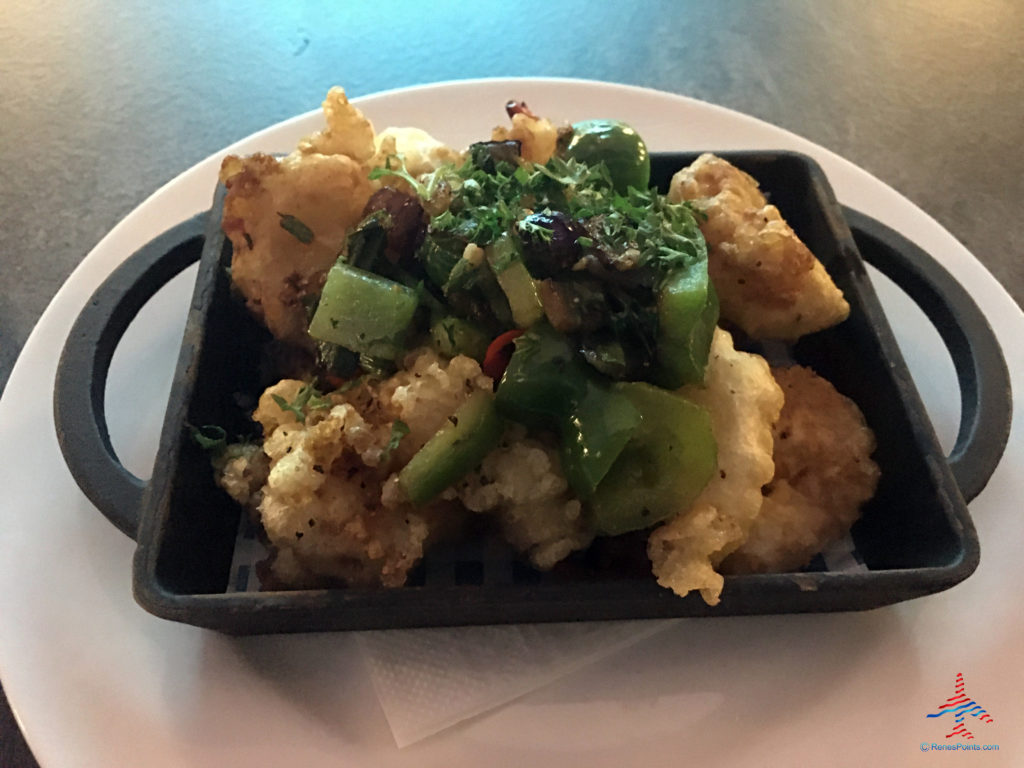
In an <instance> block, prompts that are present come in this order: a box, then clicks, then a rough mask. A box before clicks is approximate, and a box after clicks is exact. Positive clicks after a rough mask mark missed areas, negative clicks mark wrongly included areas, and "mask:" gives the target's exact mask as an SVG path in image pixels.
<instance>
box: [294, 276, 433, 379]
mask: <svg viewBox="0 0 1024 768" xmlns="http://www.w3.org/2000/svg"><path fill="white" fill-rule="evenodd" d="M418 304H419V300H418V298H417V296H416V291H415V290H413V289H412V288H408V287H407V286H404V285H402V284H401V283H396V282H394V281H393V280H388V279H386V278H383V277H380V276H379V275H375V274H373V273H372V272H366V271H365V270H362V269H357V268H356V267H352V266H349V265H348V264H344V263H342V262H338V263H336V264H335V265H334V266H333V267H331V271H330V272H328V273H327V282H326V283H324V290H323V293H322V294H321V296H320V304H319V305H318V306H317V308H316V313H315V314H314V315H313V320H312V321H311V322H310V324H309V335H310V336H312V337H313V338H315V339H319V340H321V341H329V342H331V343H333V344H339V345H340V346H342V347H345V348H347V349H350V350H352V351H354V352H359V353H363V354H367V355H371V356H374V357H382V358H386V359H389V360H394V359H395V358H396V357H398V355H400V354H401V352H402V351H403V349H404V346H403V343H402V341H403V338H404V336H405V334H406V331H407V330H408V328H409V326H410V324H411V323H412V320H413V317H414V315H415V314H416V307H417V306H418Z"/></svg>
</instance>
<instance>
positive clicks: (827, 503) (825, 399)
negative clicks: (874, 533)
mask: <svg viewBox="0 0 1024 768" xmlns="http://www.w3.org/2000/svg"><path fill="white" fill-rule="evenodd" d="M772 373H773V375H774V376H775V379H776V381H778V383H779V385H780V386H781V387H782V391H783V392H784V394H785V398H786V402H785V405H784V406H783V408H782V414H781V416H780V417H779V420H778V422H777V423H776V424H775V427H774V429H773V434H774V446H775V447H774V459H775V476H774V478H773V479H772V481H771V483H770V484H769V485H767V486H766V487H765V490H764V504H763V506H762V508H761V514H760V515H759V516H758V518H757V520H755V521H754V526H753V528H751V530H750V534H749V536H748V537H747V540H746V541H745V542H744V543H743V546H741V547H740V548H739V549H738V550H737V551H736V552H735V553H733V554H732V555H731V556H730V557H729V559H728V560H726V561H725V562H724V563H723V569H725V570H726V571H728V572H730V573H754V572H760V573H767V572H785V571H791V570H796V569H799V568H802V567H803V566H805V565H807V563H808V562H809V561H810V559H811V558H812V557H813V556H814V555H815V554H817V553H818V552H820V551H821V550H822V548H823V547H825V545H827V544H828V543H829V542H831V541H834V540H836V539H839V538H841V537H842V536H843V535H844V534H845V533H847V532H848V531H849V530H850V526H851V525H853V523H854V522H856V520H857V518H858V517H859V516H860V508H861V505H862V504H864V502H866V501H867V500H868V499H870V498H871V497H872V496H873V495H874V492H875V488H876V486H877V485H878V477H879V469H878V466H877V465H876V464H875V462H874V461H872V460H871V454H872V452H873V451H874V449H875V436H874V433H873V432H872V431H871V429H870V428H869V427H868V426H867V424H865V422H864V416H863V415H862V414H861V412H860V409H859V408H858V407H857V406H856V404H855V403H854V402H853V401H852V400H850V399H849V398H847V397H845V396H843V395H842V394H840V393H839V392H837V391H836V389H835V387H833V386H832V385H831V384H830V383H829V382H828V381H826V380H825V379H823V378H822V377H820V376H818V375H817V374H815V373H814V372H813V371H812V370H811V369H809V368H804V367H801V366H793V367H791V368H775V369H773V370H772Z"/></svg>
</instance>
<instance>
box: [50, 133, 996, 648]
mask: <svg viewBox="0 0 1024 768" xmlns="http://www.w3.org/2000/svg"><path fill="white" fill-rule="evenodd" d="M720 154H721V155H722V156H723V157H725V158H726V159H728V160H730V161H731V162H733V163H734V164H735V165H737V166H738V167H740V168H741V169H743V170H745V171H747V172H748V173H750V174H751V175H753V176H754V178H756V179H757V180H758V181H759V182H760V184H761V186H762V189H764V190H765V191H766V192H767V194H768V195H769V196H770V198H771V200H772V202H773V203H774V204H775V205H777V206H778V207H779V208H780V210H781V211H782V213H783V215H784V216H785V217H786V218H787V220H788V221H789V223H790V224H791V225H792V226H793V228H794V229H795V230H796V232H797V234H798V235H799V236H800V237H801V238H802V239H803V240H804V242H805V243H807V245H808V246H809V247H810V248H811V250H812V251H813V252H814V253H815V254H816V255H817V256H818V258H819V259H821V261H822V262H823V264H824V265H825V267H826V268H827V269H828V271H829V272H830V273H831V275H832V277H833V279H834V280H835V282H836V284H837V285H838V286H839V288H840V289H842V291H843V293H844V294H845V296H846V299H847V301H848V302H849V304H850V308H851V310H850V317H849V319H847V320H846V321H845V322H843V323H840V324H839V325H838V326H835V327H833V328H831V329H829V330H827V331H823V332H820V333H817V334H812V335H811V336H808V337H804V338H803V339H802V340H801V341H799V342H798V343H797V344H796V345H795V346H794V347H793V349H792V350H791V354H792V356H793V357H794V358H795V360H796V361H797V362H799V363H801V364H803V365H809V366H811V367H812V368H814V369H815V370H816V371H817V372H818V373H820V374H821V375H823V376H824V377H825V378H827V379H828V380H830V381H831V382H832V383H833V384H834V385H835V386H836V388H837V389H838V390H839V391H840V392H842V393H844V394H845V395H847V396H849V397H850V398H852V399H853V400H854V401H855V402H856V403H857V404H858V405H859V406H860V408H861V410H862V411H863V412H864V415H865V417H866V419H867V421H868V424H869V426H870V427H871V428H872V429H873V430H874V432H875V434H876V436H877V440H878V449H877V452H876V454H875V460H876V461H877V463H878V464H879V466H880V468H881V471H882V476H881V482H880V485H879V487H878V491H877V493H876V495H875V497H874V498H873V499H872V500H871V502H869V503H868V504H867V505H866V507H865V509H864V511H863V517H862V519H861V520H860V521H859V522H858V523H857V524H856V526H855V527H854V529H853V531H852V534H853V539H854V542H855V544H856V548H857V551H858V553H859V555H860V557H861V559H862V560H863V562H864V564H865V565H866V566H867V570H866V571H858V572H802V573H798V574H770V575H746V576H728V577H726V580H725V588H724V590H723V592H722V599H721V603H720V604H719V605H717V606H714V607H711V606H708V605H706V604H705V603H704V602H703V600H702V599H701V598H700V597H699V596H698V595H696V594H691V595H690V596H688V597H686V598H680V597H678V596H676V595H675V594H673V593H672V592H671V591H669V590H666V589H663V588H662V587H659V586H658V585H657V583H656V582H655V580H654V577H653V576H652V575H651V573H650V568H649V567H646V568H645V567H639V568H638V567H636V565H637V563H638V562H641V563H644V562H646V561H645V558H644V557H643V542H642V541H641V540H640V539H636V540H635V541H633V542H630V541H629V540H625V541H623V542H620V546H611V547H609V546H599V547H597V548H596V549H595V548H592V550H593V551H591V552H588V553H584V554H582V555H579V556H578V557H577V558H576V559H575V561H574V563H573V564H572V566H571V567H567V568H558V569H556V570H555V571H553V572H551V573H546V574H542V573H539V572H536V571H534V570H532V569H531V568H529V567H528V566H525V565H523V564H522V563H520V562H519V561H518V560H517V559H516V557H515V556H514V555H513V554H512V553H511V552H509V550H508V549H507V548H505V547H503V546H501V545H498V544H496V543H495V542H487V541H471V542H469V543H465V544H462V545H458V546H454V547H448V548H447V549H443V550H439V551H436V552H431V551H428V553H427V555H426V557H425V558H424V561H423V563H422V564H421V566H420V567H419V568H418V569H417V570H416V571H415V572H414V573H413V574H412V577H411V578H410V583H409V584H408V585H406V586H404V587H400V588H394V589H361V588H347V589H316V590H297V591H264V592H229V591H228V581H229V572H230V567H231V560H232V553H233V550H234V546H235V540H236V534H237V531H238V526H239V518H240V515H241V514H242V511H241V509H240V508H239V507H238V505H236V504H235V503H234V501H232V500H231V499H230V498H229V497H228V496H227V495H226V494H225V493H224V492H223V491H221V490H220V489H218V488H217V486H216V485H215V483H214V480H213V472H212V471H211V467H210V462H209V457H208V456H207V455H206V453H205V452H204V451H203V450H202V449H201V448H200V447H199V446H198V445H196V444H195V442H194V441H193V440H192V439H191V436H190V431H189V428H188V425H190V424H208V423H217V424H223V425H224V426H225V427H226V428H227V429H228V431H229V433H230V432H231V431H232V430H237V431H239V432H241V431H244V429H245V426H246V425H244V424H241V423H239V424H235V423H231V422H230V419H231V418H234V419H238V420H241V419H243V418H244V414H243V413H242V412H241V411H240V409H239V408H238V405H237V404H236V400H235V398H236V396H237V393H239V392H248V393H249V394H250V395H257V394H258V392H255V391H253V390H254V388H255V387H256V382H257V381H258V380H259V377H258V375H257V370H256V369H257V366H258V362H259V347H260V345H261V344H262V343H263V342H264V341H265V340H266V338H267V337H266V332H265V331H264V330H263V329H262V328H261V327H260V326H259V324H258V323H257V322H256V321H255V320H253V319H252V318H251V317H250V316H249V314H248V313H247V312H246V311H245V309H244V307H242V306H241V305H240V303H239V302H237V301H236V300H234V299H233V298H232V296H231V295H230V285H229V279H228V277H227V273H226V270H225V266H226V265H228V264H230V258H231V245H230V243H229V242H228V241H227V240H226V238H225V237H224V236H223V234H222V232H221V231H220V219H221V204H222V200H223V189H220V190H219V191H218V193H217V195H216V197H215V200H214V204H213V207H212V209H211V210H210V211H209V212H208V213H207V214H203V215H200V216H197V217H195V218H194V219H192V220H190V221H187V222H185V223H183V224H181V225H179V226H177V227H175V228H173V229H171V230H170V231H168V232H166V233H164V234H163V235H161V236H159V237H157V238H156V239H155V240H153V241H152V242H150V243H149V244H148V245H146V246H144V247H143V248H142V249H141V250H139V251H138V252H137V253H135V254H134V255H133V256H131V257H130V258H129V259H128V260H127V261H125V262H124V264H123V265H122V266H120V267H119V268H118V269H117V270H115V271H114V272H113V273H112V274H111V275H110V277H109V278H108V279H107V281H106V282H105V283H104V284H103V285H102V286H101V287H100V288H99V289H98V290H97V292H96V294H95V295H94V296H93V297H92V300H91V301H90V302H89V304H88V305H87V306H86V307H85V308H84V309H83V311H82V313H81V315H80V317H79V318H78V321H77V322H76V324H75V326H74V328H73V330H72V332H71V335H70V337H69V339H68V341H67V344H66V347H65V349H64V353H63V356H62V358H61V361H60V365H59V369H58V372H57V378H56V388H55V395H54V413H55V420H56V428H57V435H58V438H59V440H60V444H61V448H62V450H63V452H64V456H65V459H66V461H67V464H68V466H69V468H70V469H71V472H72V474H73V475H74V477H75V479H76V480H77V482H78V484H79V485H80V486H81V488H82V490H83V491H84V492H85V494H86V495H87V496H88V497H89V498H90V499H91V500H92V501H93V502H94V503H95V504H96V506H97V507H98V508H99V509H100V511H101V512H103V514H105V515H106V516H107V517H108V518H109V519H110V520H111V521H112V522H113V523H114V524H115V525H116V526H117V527H118V528H120V529H121V530H122V531H123V532H124V533H126V534H127V535H129V536H132V537H134V538H135V540H136V541H137V542H138V547H137V549H136V553H135V560H134V569H133V570H134V592H135V597H136V599H137V600H138V602H139V603H140V604H141V605H142V607H144V608H145V609H146V610H148V611H150V612H151V613H153V614H156V615H157V616H161V617H164V618H167V619H171V620H174V621H180V622H185V623H188V624H194V625H198V626H202V627H209V628H212V629H216V630H220V631H223V632H228V633H233V634H253V633H264V632H300V631H320V630H351V629H372V628H389V627H417V626H451V625H463V624H496V623H510V622H542V621H578V620H597V619H626V618H655V617H672V616H726V615H736V614H767V613H802V612H813V611H846V610H862V609H868V608H876V607H880V606H884V605H888V604H892V603H896V602H899V601H903V600H908V599H912V598H916V597H920V596H923V595H927V594H930V593H934V592H938V591H941V590H944V589H948V588H950V587H952V586H953V585H955V584H957V583H958V582H960V581H962V580H963V579H965V578H967V577H968V576H969V575H970V574H971V573H972V572H973V571H974V569H975V568H976V567H977V565H978V561H979V547H978V538H977V534H976V533H975V530H974V526H973V524H972V523H971V519H970V517H969V515H968V511H967V506H966V502H967V501H969V500H970V499H972V498H973V497H974V496H976V495H977V494H978V493H979V492H980V491H981V490H982V488H983V487H984V485H985V483H986V482H987V480H988V478H989V476H990V475H991V474H992V472H993V471H994V469H995V467H996V465H997V463H998V462H999V458H1000V456H1001V454H1002V451H1003V448H1004V446H1005V443H1006V439H1007V435H1008V431H1009V424H1010V405H1011V398H1010V390H1009V375H1008V372H1007V369H1006V364H1005V362H1004V360H1003V357H1002V354H1001V351H1000V349H999V345H998V343H997V341H996V339H995V336H994V335H993V333H992V330H991V329H990V328H989V326H988V324H987V322H986V321H985V319H984V316H983V315H982V313H981V312H980V310H979V309H978V307H977V306H976V305H975V304H974V302H973V301H972V300H971V298H970V296H969V295H968V294H967V293H966V291H965V290H964V289H963V288H962V287H961V286H960V284H959V283H957V282H956V281H955V280H954V279H953V278H952V277H951V276H950V275H949V274H948V273H947V272H945V270H943V269H942V267H940V266H939V264H938V263H937V262H936V261H935V260H934V259H932V258H931V257H930V256H928V255H927V254H925V253H923V252H922V251H921V250H920V249H918V248H917V247H916V246H915V245H913V244H912V243H910V242H908V241H907V240H905V239H904V238H902V237H901V236H900V235H898V234H897V233H895V232H893V231H892V230H889V229H887V228H885V227H883V226H882V225H880V224H879V223H877V222H875V221H873V220H871V219H869V218H867V217H866V216H863V215H861V214H858V213H856V212H855V211H851V210H843V209H842V208H840V206H839V205H838V203H837V202H836V199H835V196H834V194H833V192H832V190H831V188H830V187H829V184H828V181H827V179H826V178H825V175H824V173H823V172H822V170H821V169H820V167H819V166H818V165H817V164H816V163H815V162H814V161H813V160H811V159H810V158H808V157H805V156H803V155H799V154H795V153H789V152H739V153H736V152H723V153H720ZM695 157H696V155H694V154H683V153H676V154H660V155H654V156H653V158H652V159H653V167H652V183H653V184H658V185H660V186H661V188H662V190H664V189H667V186H668V182H669V179H670V178H671V176H672V174H673V173H674V172H675V171H676V170H678V169H679V168H682V167H683V166H685V165H687V164H689V163H690V162H692V161H693V160H694V159H695ZM862 256H863V258H864V259H866V260H867V261H868V262H869V263H871V264H873V265H874V266H876V267H877V268H878V269H880V270H881V271H882V272H883V273H885V274H887V275H888V276H889V277H890V278H892V279H893V280H894V281H895V282H896V283H897V284H899V285H900V286H901V287H902V288H903V289H904V290H905V291H906V292H907V293H908V294H909V295H910V296H911V297H912V298H913V299H914V300H915V301H916V302H917V303H918V304H919V305H920V306H921V308H922V309H923V310H924V311H925V313H926V314H927V315H928V316H929V318H930V319H931V321H932V322H933V323H934V324H935V326H936V327H937V328H938V330H939V332H940V333H941V335H942V337H943V339H944V341H945V343H946V345H947V347H948V349H949V352H950V354H951V356H952V358H953V362H954V364H955V367H956V370H957V375H958V379H959V383H960V389H961V399H962V405H961V414H962V415H961V425H960V431H959V435H958V437H957V441H956V445H955V447H954V448H953V451H952V453H951V454H950V455H949V456H948V457H947V456H946V455H945V454H944V453H943V452H942V450H941V449H940V447H939V444H938V441H937V440H936V437H935V433H934V431H933V429H932V426H931V424H930V422H929V420H928V417H927V415H926V413H925V411H924V408H923V406H922V403H921V400H920V398H919V396H918V394H917V391H916V389H915V387H914V383H913V381H912V380H911V377H910V374H909V372H908V370H907V368H906V365H905V363H904V361H903V358H902V356H901V355H900V352H899V349H898V347H897V345H896V341H895V339H894V337H893V334H892V331H891V329H890V326H889V322H888V321H887V319H886V317H885V315H884V314H883V312H882V308H881V306H880V304H879V302H878V299H877V297H876V295H875V292H874V290H873V288H872V286H871V283H870V282H869V279H868V276H867V273H866V271H865V267H864V261H863V260H862ZM197 258H198V259H199V261H200V265H199V274H198V278H197V282H196V287H195V292H194V294H193V297H192V304H191V307H190V309H189V315H188V319H187V325H186V329H185V335H184V339H183V342H182V347H181V351H180V354H179V357H178V364H177V370H176V372H175V374H174V379H173V383H172V389H171V395H170V401H169V403H168V407H167V413H166V417H165V421H164V425H163V432H162V435H161V438H160V445H159V451H158V455H157V459H156V464H155V467H154V469H153V474H152V477H151V479H150V480H149V481H148V482H145V483H144V482H142V481H140V480H139V479H137V478H135V477H134V476H132V475H131V474H130V473H129V472H128V471H127V470H126V469H125V468H124V467H123V466H122V465H121V464H120V462H119V461H118V459H117V457H116V455H115V454H114V451H113V449H112V447H111V444H110V439H109V437H108V434H107V429H106V424H105V417H104V402H103V401H104V390H105V384H106V376H107V370H108V367H109V365H110V361H111V358H112V356H113V352H114V349H115V347H116V346H117V343H118V341H119V339H120V338H121V336H122V334H123V333H124V331H125V330H126V328H127V327H128V325H129V323H130V322H131V320H132V318H133V317H134V316H135V314H136V313H137V312H138V310H139V309H140V308H141V307H142V305H143V304H144V303H145V302H146V301H147V300H148V299H149V298H150V297H151V296H152V295H153V294H154V293H156V291H157V290H158V289H159V288H160V287H161V286H163V285H164V284H165V283H166V282H167V281H168V280H170V279H171V278H172V277H173V276H174V275H176V274H177V273H178V272H180V271H181V270H182V269H184V268H185V267H186V266H188V265H189V264H192V263H193V262H194V261H195V260H196V259H197ZM892 320H893V322H899V318H892ZM226 419H227V420H228V421H225V420H226Z"/></svg>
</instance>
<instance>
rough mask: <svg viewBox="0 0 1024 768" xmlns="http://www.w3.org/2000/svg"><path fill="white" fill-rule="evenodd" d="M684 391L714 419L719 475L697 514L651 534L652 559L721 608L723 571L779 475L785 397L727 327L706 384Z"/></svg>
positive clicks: (675, 586) (682, 588)
mask: <svg viewBox="0 0 1024 768" xmlns="http://www.w3.org/2000/svg"><path fill="white" fill-rule="evenodd" d="M681 392H682V394H684V395H686V397H687V398H689V399H690V400H693V401H694V402H695V403H697V404H698V405H702V406H704V407H705V408H707V409H708V411H709V412H710V414H711V428H712V431H713V432H714V435H715V441H716V442H717V443H718V474H716V475H715V476H714V477H712V478H711V481H710V482H709V483H708V485H707V487H705V489H704V490H703V491H702V492H701V495H700V496H698V497H697V500H696V501H695V502H694V503H693V505H692V506H691V507H690V508H689V509H687V510H684V511H681V512H680V513H679V514H678V515H676V517H674V518H672V519H671V520H669V521H668V522H667V523H665V524H664V525H662V526H661V527H659V528H657V529H655V530H654V532H652V533H651V535H650V538H649V539H648V543H647V555H648V557H650V559H651V564H652V570H653V571H654V575H655V576H656V577H657V579H658V583H659V584H661V585H662V586H663V587H667V588H669V589H671V590H673V591H674V592H675V593H676V594H678V595H680V596H685V595H686V594H687V593H688V592H690V591H691V590H694V589H699V590H700V592H701V595H702V596H703V598H704V600H705V602H707V603H708V604H709V605H715V604H716V603H718V600H719V594H720V593H721V591H722V584H723V579H722V576H721V575H720V574H719V573H717V572H716V570H715V569H716V568H717V567H718V565H719V563H721V562H722V560H723V559H724V558H725V557H726V556H727V555H729V554H730V553H731V552H733V551H734V550H735V549H736V548H737V547H739V546H740V545H741V544H742V543H743V541H744V540H745V539H746V537H747V533H748V531H749V530H750V527H751V525H752V524H753V523H754V520H755V518H756V517H757V514H758V512H759V511H760V509H761V501H762V497H761V487H762V486H763V485H764V484H765V483H767V482H768V481H769V480H770V479H771V477H772V474H773V472H774V465H773V463H772V424H773V423H774V422H775V420H776V419H777V418H778V416H779V411H780V409H781V408H782V400H783V397H782V391H781V390H780V389H779V387H778V385H777V384H776V383H775V380H774V379H773V378H772V375H771V371H770V370H769V368H768V364H767V363H766V362H765V361H764V359H763V358H761V357H759V356H758V355H753V354H749V353H747V352H738V351H736V350H735V349H734V348H733V345H732V337H731V336H730V335H729V334H728V333H727V332H726V331H723V330H722V329H720V328H718V329H716V330H715V335H714V338H713V339H712V342H711V354H710V356H709V359H708V369H707V376H706V378H705V381H704V385H703V386H687V387H684V388H683V389H682V390H681Z"/></svg>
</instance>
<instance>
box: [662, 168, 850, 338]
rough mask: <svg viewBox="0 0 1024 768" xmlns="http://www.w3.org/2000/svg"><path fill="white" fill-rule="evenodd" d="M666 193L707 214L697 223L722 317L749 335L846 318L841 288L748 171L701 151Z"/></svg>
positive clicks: (791, 333) (803, 330)
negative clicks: (701, 234) (704, 240)
mask: <svg viewBox="0 0 1024 768" xmlns="http://www.w3.org/2000/svg"><path fill="white" fill-rule="evenodd" d="M669 199H670V200H672V201H673V202H680V201H682V200H690V201H692V202H693V204H694V206H695V207H696V209H697V210H699V211H701V212H702V213H703V214H704V215H705V216H706V217H707V218H706V220H705V221H703V222H702V223H701V225H700V229H701V232H703V233H704V237H705V238H706V240H707V243H708V271H709V274H710V276H711V279H712V281H713V283H714V285H715V290H716V291H717V293H718V297H719V301H720V302H721V312H722V317H723V318H725V319H726V320H728V321H729V322H731V323H734V324H735V325H736V326H738V327H739V328H740V329H742V330H743V331H744V332H745V333H746V334H747V335H749V336H751V337H752V338H756V339H765V338H774V339H796V338H798V337H800V336H802V335H804V334H807V333H812V332H814V331H820V330H822V329H824V328H828V327H830V326H832V325H835V324H836V323H838V322H841V321H842V320H845V319H846V317H847V315H848V314H849V312H850V307H849V305H848V304H847V303H846V300H845V299H844V298H843V294H842V292H841V291H840V290H839V289H838V288H837V287H836V285H835V283H833V282H832V278H831V277H829V275H828V273H827V272H826V271H825V268H824V267H823V266H822V264H821V262H819V261H818V259H817V258H815V256H814V254H813V253H811V251H810V250H809V249H808V248H807V246H806V245H804V243H803V242H802V241H801V240H800V238H799V237H797V235H796V233H795V232H793V230H792V229H791V228H790V226H789V225H788V224H787V223H786V222H785V221H784V220H783V218H782V216H781V214H780V213H779V210H778V208H776V207H775V206H774V205H768V202H767V200H765V197H764V195H763V194H761V191H760V189H759V188H758V185H757V182H756V181H755V180H754V179H753V178H751V177H750V176H749V175H747V174H746V173H744V172H743V171H741V170H739V169H738V168H736V167H735V166H733V165H732V164H731V163H729V162H727V161H725V160H722V159H721V158H719V157H716V156H714V155H711V154H703V155H701V156H700V157H699V158H697V160H696V161H694V163H693V164H692V165H690V166H689V167H687V168H683V169H682V170H681V171H679V172H678V173H676V175H675V176H674V177H673V178H672V183H671V186H670V188H669Z"/></svg>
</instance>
